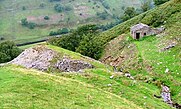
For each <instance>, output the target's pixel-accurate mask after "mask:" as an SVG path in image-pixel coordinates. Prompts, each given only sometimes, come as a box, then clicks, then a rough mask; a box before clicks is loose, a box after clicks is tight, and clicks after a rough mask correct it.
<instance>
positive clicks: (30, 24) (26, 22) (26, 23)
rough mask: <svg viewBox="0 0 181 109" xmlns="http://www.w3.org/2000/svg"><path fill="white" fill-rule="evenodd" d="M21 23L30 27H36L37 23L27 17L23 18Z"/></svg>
mask: <svg viewBox="0 0 181 109" xmlns="http://www.w3.org/2000/svg"><path fill="white" fill-rule="evenodd" d="M21 25H22V26H25V27H28V28H29V29H34V28H35V26H36V24H35V23H33V22H28V21H27V18H24V19H21Z"/></svg>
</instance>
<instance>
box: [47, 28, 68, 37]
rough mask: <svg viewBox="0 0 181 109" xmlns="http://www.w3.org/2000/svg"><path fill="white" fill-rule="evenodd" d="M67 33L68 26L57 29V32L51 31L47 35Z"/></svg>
mask: <svg viewBox="0 0 181 109" xmlns="http://www.w3.org/2000/svg"><path fill="white" fill-rule="evenodd" d="M67 33H69V29H68V28H62V29H59V30H58V31H57V32H56V31H51V32H50V33H49V35H50V36H54V35H62V34H67Z"/></svg>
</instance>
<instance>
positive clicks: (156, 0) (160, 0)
mask: <svg viewBox="0 0 181 109" xmlns="http://www.w3.org/2000/svg"><path fill="white" fill-rule="evenodd" d="M153 1H154V3H155V5H161V4H163V3H165V2H168V1H169V0H153Z"/></svg>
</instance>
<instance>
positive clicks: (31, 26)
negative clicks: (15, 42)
mask: <svg viewBox="0 0 181 109" xmlns="http://www.w3.org/2000/svg"><path fill="white" fill-rule="evenodd" d="M35 26H36V24H35V23H33V22H30V23H28V26H27V27H28V28H29V29H34V28H35Z"/></svg>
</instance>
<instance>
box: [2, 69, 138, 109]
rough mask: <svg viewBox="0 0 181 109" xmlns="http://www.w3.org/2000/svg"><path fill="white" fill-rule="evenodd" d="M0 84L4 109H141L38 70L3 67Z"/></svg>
mask: <svg viewBox="0 0 181 109" xmlns="http://www.w3.org/2000/svg"><path fill="white" fill-rule="evenodd" d="M0 81H1V82H0V87H1V90H0V107H1V108H24V109H28V108H36V109H37V108H46V109H48V108H108V107H112V108H124V109H128V108H140V107H139V106H137V105H135V104H134V103H133V102H131V101H128V100H126V99H124V98H121V97H120V96H117V95H115V94H112V93H110V92H107V91H104V90H102V89H100V88H95V87H94V86H93V85H91V84H87V83H84V82H81V81H77V80H74V79H69V78H65V77H60V76H55V75H51V74H46V73H42V72H38V71H35V70H27V69H23V68H15V67H12V66H10V67H3V68H0ZM140 109H141V108H140Z"/></svg>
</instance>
